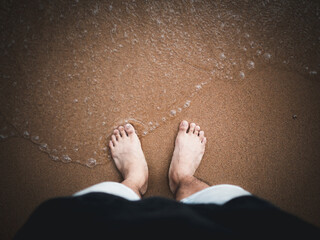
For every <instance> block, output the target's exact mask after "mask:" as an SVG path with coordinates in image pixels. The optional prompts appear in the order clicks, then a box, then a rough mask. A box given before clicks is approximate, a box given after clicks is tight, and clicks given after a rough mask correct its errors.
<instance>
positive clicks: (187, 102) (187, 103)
mask: <svg viewBox="0 0 320 240" xmlns="http://www.w3.org/2000/svg"><path fill="white" fill-rule="evenodd" d="M190 103H191V101H190V100H187V101H186V103H185V104H184V105H183V107H184V108H187V107H189V106H190Z"/></svg>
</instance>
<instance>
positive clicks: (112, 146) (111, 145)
mask: <svg viewBox="0 0 320 240" xmlns="http://www.w3.org/2000/svg"><path fill="white" fill-rule="evenodd" d="M109 147H110V148H111V150H112V149H113V148H114V145H113V142H112V141H111V140H110V141H109Z"/></svg>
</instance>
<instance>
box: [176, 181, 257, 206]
mask: <svg viewBox="0 0 320 240" xmlns="http://www.w3.org/2000/svg"><path fill="white" fill-rule="evenodd" d="M247 195H251V193H249V192H248V191H246V190H244V189H243V188H241V187H239V186H235V185H230V184H220V185H215V186H211V187H208V188H205V189H203V190H201V191H199V192H196V193H194V194H192V195H190V196H189V197H187V198H184V199H182V200H181V202H183V203H193V204H202V203H204V204H206V203H207V204H209V203H214V204H218V205H222V204H224V203H226V202H228V201H230V200H231V199H233V198H236V197H240V196H247Z"/></svg>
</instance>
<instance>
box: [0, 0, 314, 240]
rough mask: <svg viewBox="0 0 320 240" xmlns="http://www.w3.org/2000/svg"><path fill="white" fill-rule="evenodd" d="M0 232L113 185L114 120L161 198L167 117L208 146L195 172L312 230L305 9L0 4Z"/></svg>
mask: <svg viewBox="0 0 320 240" xmlns="http://www.w3.org/2000/svg"><path fill="white" fill-rule="evenodd" d="M2 7H3V13H2V14H1V75H0V77H1V87H0V93H1V94H0V101H1V107H0V113H1V115H0V116H1V117H0V140H1V142H0V159H1V163H0V164H1V166H0V169H1V170H0V173H1V176H2V181H1V183H0V184H1V189H4V190H3V191H2V192H1V195H0V203H1V205H0V206H1V212H3V213H5V214H1V221H2V222H4V223H5V224H3V225H2V229H1V239H5V238H10V237H11V236H12V235H13V234H14V233H15V231H16V230H17V229H18V228H19V227H20V226H21V225H22V224H23V222H24V221H25V220H26V219H27V217H28V215H29V214H30V213H31V212H32V210H33V209H34V208H35V207H36V206H37V205H38V204H39V203H41V202H42V201H44V200H46V199H48V198H51V197H56V196H61V195H70V194H72V193H74V192H76V191H78V190H80V189H82V188H84V187H87V186H90V185H92V184H94V183H98V182H101V181H105V180H110V181H119V180H121V178H120V175H119V173H118V172H117V170H116V169H115V166H114V164H113V162H112V159H111V158H110V154H109V149H108V148H107V147H106V143H107V141H108V139H109V137H110V134H111V132H112V129H113V128H114V127H116V126H118V125H119V124H123V123H125V122H130V123H132V124H133V125H134V126H135V127H136V128H137V131H138V134H139V136H140V139H141V142H142V147H143V150H144V152H145V155H146V159H147V162H148V165H149V172H150V180H149V190H148V192H147V194H146V197H148V196H154V195H157V196H165V197H170V198H172V195H171V194H170V191H169V188H168V180H167V172H168V168H169V163H170V159H171V155H172V152H173V148H174V140H175V136H176V134H177V128H178V124H179V122H180V121H181V120H183V119H185V120H187V121H189V122H191V121H193V122H196V123H197V124H199V125H200V126H201V128H202V130H204V131H205V132H206V135H207V139H208V143H207V148H206V152H205V155H204V159H203V161H202V163H201V165H200V167H199V169H198V171H197V172H196V176H197V177H199V178H201V179H202V180H204V181H206V182H208V183H209V184H220V183H230V184H237V185H240V186H242V187H244V188H245V189H247V190H248V191H250V192H252V193H253V194H256V195H257V196H260V197H262V198H265V199H267V200H269V201H271V202H272V203H274V204H276V205H277V206H279V207H281V208H282V209H285V210H287V211H289V212H290V213H293V214H295V215H297V216H299V217H302V218H303V219H305V220H307V221H309V222H311V223H313V224H315V225H317V226H320V218H319V216H320V215H319V212H320V205H319V202H320V185H319V182H320V163H319V159H320V141H319V139H320V108H319V106H320V94H319V90H320V81H319V80H320V78H319V71H320V65H319V62H320V53H319V52H320V49H319V36H320V29H319V26H320V20H319V14H320V13H319V8H320V5H319V3H316V1H314V2H312V1H311V2H308V3H307V4H306V5H303V4H302V3H298V1H297V3H295V2H293V1H288V2H286V1H283V2H282V3H275V2H267V1H253V2H250V1H249V2H246V3H237V2H235V3H232V2H230V3H223V2H222V3H220V2H215V3H212V2H210V1H208V2H206V1H202V2H197V1H184V2H181V3H177V2H174V1H172V2H171V1H163V2H162V1H147V2H143V1H121V2H115V3H114V2H111V1H110V2H106V1H103V2H102V1H95V2H93V1H90V2H89V1H73V2H70V3H63V2H56V3H55V5H53V4H52V3H47V2H42V1H40V3H28V2H23V1H21V2H15V3H11V2H5V3H3V6H2Z"/></svg>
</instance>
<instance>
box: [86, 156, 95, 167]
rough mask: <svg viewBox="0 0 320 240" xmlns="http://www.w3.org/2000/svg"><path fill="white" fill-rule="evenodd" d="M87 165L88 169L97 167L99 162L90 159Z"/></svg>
mask: <svg viewBox="0 0 320 240" xmlns="http://www.w3.org/2000/svg"><path fill="white" fill-rule="evenodd" d="M86 165H87V166H88V167H94V166H95V165H97V160H96V159H94V158H89V159H88V162H87V164H86Z"/></svg>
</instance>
